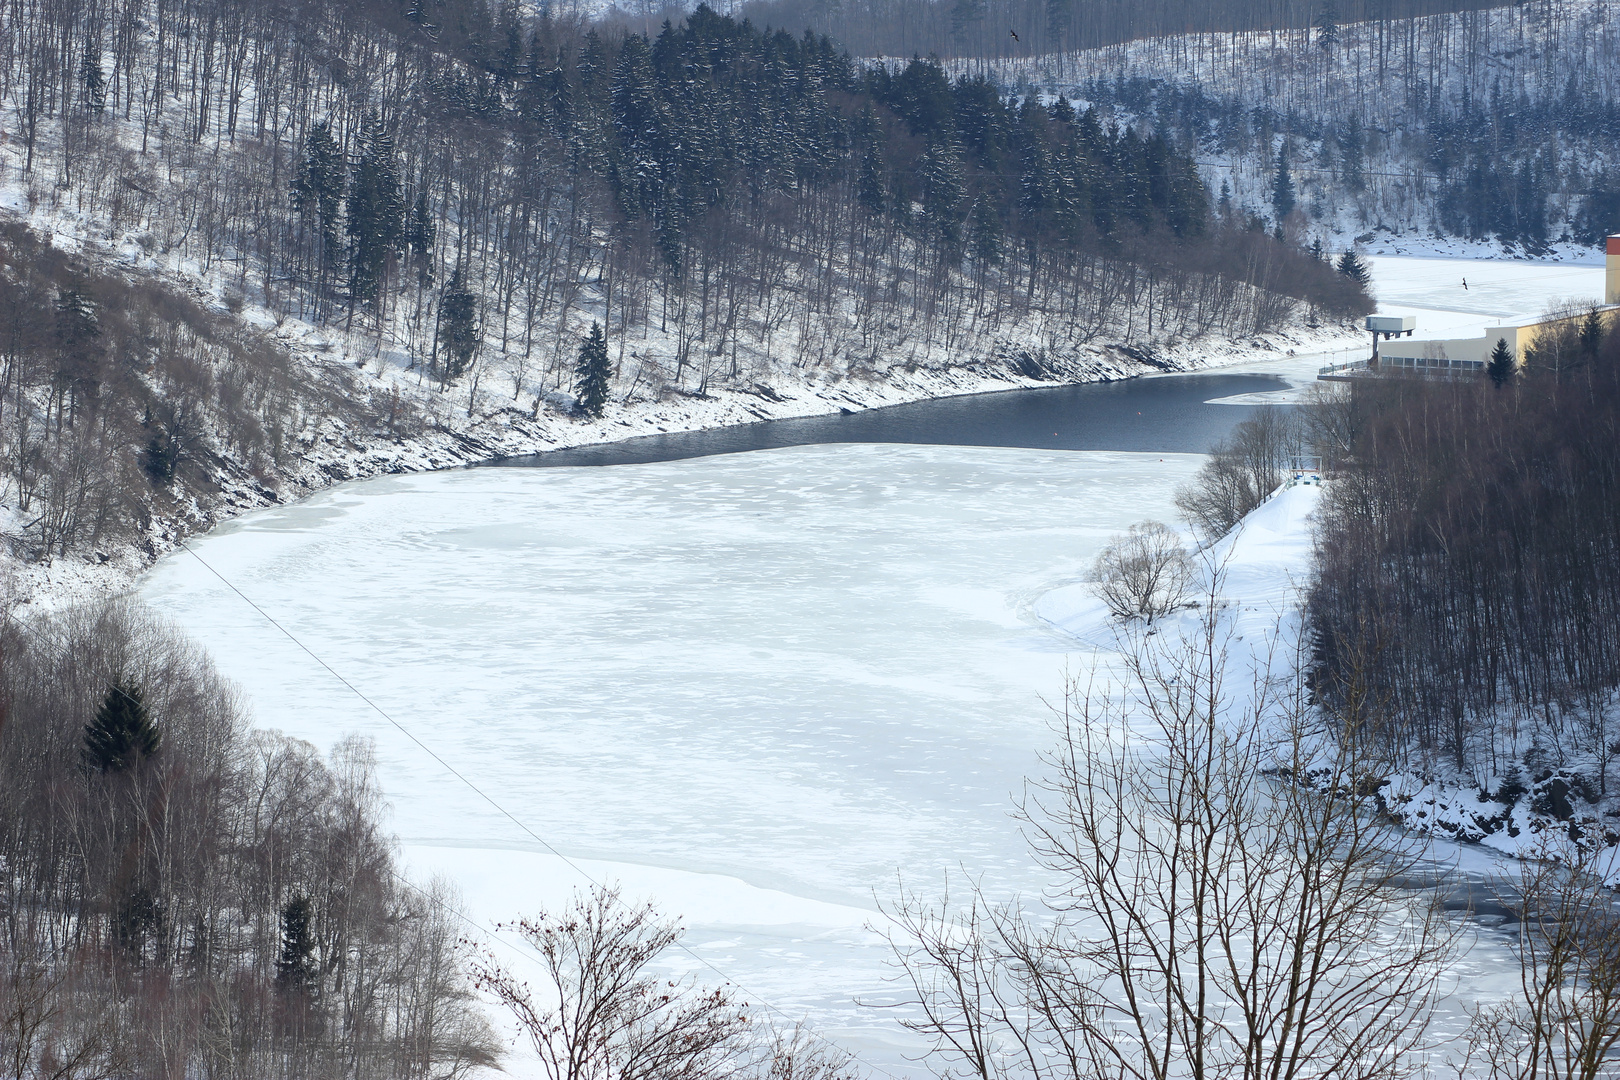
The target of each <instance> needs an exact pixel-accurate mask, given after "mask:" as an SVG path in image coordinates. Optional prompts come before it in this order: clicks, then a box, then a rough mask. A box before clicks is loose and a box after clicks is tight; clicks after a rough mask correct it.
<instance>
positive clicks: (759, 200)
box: [0, 0, 1367, 409]
mask: <svg viewBox="0 0 1620 1080" xmlns="http://www.w3.org/2000/svg"><path fill="white" fill-rule="evenodd" d="M7 10H8V12H9V13H10V16H11V25H15V26H19V27H26V28H27V32H26V33H20V34H18V35H14V36H9V37H4V38H0V99H3V100H4V101H6V102H7V103H8V105H11V106H15V108H16V109H17V110H18V115H19V116H21V117H22V118H23V119H24V121H25V123H24V124H23V125H22V127H21V129H20V138H19V146H18V154H17V159H18V160H19V161H20V163H21V166H22V168H23V170H24V177H25V179H26V182H27V185H28V187H29V190H30V193H31V197H32V198H34V199H35V201H36V205H37V206H40V207H42V208H48V207H53V206H55V207H63V208H71V209H73V210H75V211H76V212H81V213H83V214H86V215H88V216H89V218H90V219H92V220H94V221H96V222H98V223H105V225H106V234H107V235H109V236H112V237H114V238H115V240H116V242H118V243H120V244H123V245H126V247H129V246H133V247H134V248H135V249H138V250H135V251H134V253H133V255H132V257H133V259H134V261H135V262H136V263H137V264H140V265H146V266H151V267H155V268H161V269H179V268H181V266H182V265H183V266H184V268H185V269H186V270H187V272H194V273H195V272H200V273H202V274H204V275H210V276H212V277H213V278H214V279H215V280H223V282H224V285H225V287H226V288H227V289H228V290H230V291H233V292H234V293H235V294H236V295H237V296H239V297H241V298H242V299H243V301H244V302H246V303H248V304H252V305H254V306H262V307H264V308H266V309H268V311H269V313H270V314H271V316H273V317H297V318H304V319H310V320H313V321H315V322H317V323H323V324H325V325H327V326H330V327H339V326H341V327H342V328H343V330H344V331H345V332H346V333H348V334H350V335H358V334H366V335H371V342H372V344H371V345H370V346H369V350H370V351H372V352H374V353H380V354H386V355H387V356H393V357H398V358H402V359H403V360H404V361H405V362H406V363H408V364H410V365H412V366H415V367H417V368H418V369H419V370H420V371H421V372H422V374H423V377H424V379H425V378H427V377H428V376H429V375H430V374H431V375H432V376H433V377H434V378H436V379H437V380H438V381H439V382H440V383H441V384H443V383H445V382H448V381H450V380H452V379H457V378H462V379H465V380H466V381H467V382H468V384H469V385H471V386H474V387H478V386H482V387H483V388H484V390H485V392H486V394H488V393H492V392H495V391H494V389H493V388H494V387H496V386H499V387H500V388H501V392H507V391H509V392H510V397H509V398H508V399H507V400H509V401H514V402H517V401H521V402H522V403H523V405H524V406H525V407H527V408H531V409H538V408H539V407H540V405H541V401H542V397H543V395H544V393H545V392H547V391H550V390H553V389H558V388H565V387H568V386H570V384H571V382H572V376H573V370H572V369H573V367H574V352H575V351H576V348H577V345H578V342H579V340H580V337H581V336H582V335H583V332H584V331H585V330H586V329H587V328H588V327H589V325H590V323H591V321H593V320H595V321H598V322H600V323H601V325H602V327H603V330H604V332H605V335H606V337H607V338H608V340H609V342H610V348H611V349H612V353H613V363H614V384H615V393H616V394H620V395H624V394H631V395H633V394H637V393H642V394H645V393H657V392H661V391H663V390H664V389H665V388H667V387H672V388H676V389H680V390H683V391H686V392H690V391H694V390H695V391H702V390H703V389H704V388H705V387H707V386H709V385H714V384H715V383H717V382H720V381H730V382H732V383H734V384H738V385H742V386H748V385H750V383H751V381H753V380H757V379H761V378H770V377H772V373H773V372H780V371H782V370H783V369H787V368H789V367H804V368H810V369H816V370H821V371H824V372H835V373H839V374H843V373H854V372H861V371H875V372H878V373H879V374H881V372H882V371H884V370H887V369H888V368H889V367H891V366H894V365H914V364H919V363H944V362H950V361H953V360H960V359H962V358H964V357H972V358H977V359H984V358H986V357H989V356H1001V357H1005V358H1008V359H1009V362H1011V358H1013V357H1014V356H1015V354H1016V355H1017V356H1020V357H1022V358H1023V359H1021V360H1019V363H1021V364H1024V366H1025V367H1028V364H1029V363H1030V362H1031V361H1030V360H1029V358H1030V357H1033V358H1034V360H1033V361H1032V362H1033V363H1034V365H1035V366H1034V370H1041V369H1043V368H1052V369H1061V368H1062V365H1061V363H1060V361H1062V360H1063V358H1065V357H1069V358H1073V357H1074V356H1076V355H1077V350H1078V348H1079V347H1080V346H1081V345H1084V344H1085V343H1087V342H1092V341H1099V340H1100V341H1103V342H1108V341H1118V342H1122V343H1127V344H1152V343H1158V342H1166V341H1170V340H1186V339H1190V338H1196V337H1198V336H1200V335H1205V334H1225V335H1234V336H1235V335H1246V334H1250V333H1254V332H1257V331H1262V330H1266V329H1269V328H1272V327H1275V326H1277V325H1279V324H1280V323H1281V322H1283V321H1285V320H1287V319H1289V318H1291V317H1293V316H1294V314H1295V313H1296V312H1297V311H1298V310H1299V309H1300V308H1301V303H1300V301H1301V300H1302V299H1303V300H1304V301H1305V302H1306V303H1309V304H1314V305H1315V306H1316V307H1317V308H1318V309H1319V310H1320V311H1322V312H1324V313H1326V314H1328V315H1332V316H1338V315H1343V314H1347V313H1353V312H1355V311H1359V310H1361V309H1362V308H1364V307H1365V305H1366V302H1367V301H1366V299H1365V297H1364V296H1363V295H1361V294H1359V293H1358V292H1356V291H1355V290H1349V291H1346V290H1345V289H1343V288H1342V282H1341V281H1340V280H1339V279H1338V278H1336V277H1335V276H1334V275H1331V274H1322V273H1318V272H1317V271H1316V270H1315V269H1313V267H1312V266H1311V265H1308V264H1307V262H1306V260H1303V259H1302V258H1300V257H1298V253H1295V252H1291V251H1288V250H1285V249H1282V248H1279V247H1276V246H1275V245H1272V244H1270V243H1269V242H1260V241H1264V240H1265V238H1263V237H1262V238H1259V241H1257V240H1256V239H1255V238H1252V237H1235V238H1234V237H1228V236H1227V235H1226V230H1224V229H1223V228H1222V227H1221V226H1220V224H1219V223H1217V222H1212V221H1211V220H1210V217H1209V213H1208V194H1207V193H1206V192H1204V191H1203V189H1202V188H1201V187H1200V185H1198V184H1197V182H1196V177H1195V175H1194V171H1193V168H1192V165H1191V162H1190V157H1189V152H1188V148H1187V147H1185V146H1182V145H1179V144H1178V143H1177V141H1176V140H1175V139H1173V138H1168V137H1165V136H1164V135H1163V134H1161V133H1160V132H1158V131H1157V130H1154V129H1152V128H1148V129H1143V130H1137V131H1133V130H1129V129H1117V128H1114V127H1112V126H1110V125H1108V124H1105V123H1103V122H1102V121H1101V120H1100V119H1099V118H1098V117H1097V116H1096V115H1095V114H1092V115H1090V116H1088V115H1087V114H1086V113H1084V112H1079V113H1077V112H1076V111H1075V110H1073V109H1072V108H1071V107H1069V106H1068V105H1067V104H1066V103H1055V104H1054V105H1052V106H1042V105H1040V104H1039V103H1037V102H1036V101H1034V100H1032V99H1030V98H1028V97H1023V98H1019V99H1009V98H1007V97H1005V96H1003V95H1002V94H1001V93H1000V92H999V91H998V90H997V89H996V87H995V86H993V85H992V84H990V83H988V82H985V81H984V80H982V79H974V78H968V79H955V80H953V79H951V78H948V77H947V76H946V74H945V73H944V72H943V71H942V70H941V69H940V67H939V66H938V65H937V64H934V63H932V62H930V61H922V60H918V61H915V62H913V63H911V64H907V65H899V66H885V65H877V66H872V67H867V66H862V65H858V64H856V63H854V62H853V61H851V60H850V59H849V58H848V57H847V56H845V55H844V54H843V53H842V52H840V51H838V50H837V48H836V47H835V46H834V45H833V44H832V43H831V42H830V41H828V40H826V39H825V38H820V37H814V36H802V37H795V36H792V35H789V34H785V33H780V32H773V33H767V32H765V31H762V30H760V29H759V28H757V27H756V26H754V25H751V24H748V23H746V22H738V21H735V20H733V19H730V18H727V17H723V16H720V15H717V14H715V13H714V12H712V11H709V10H707V9H704V10H701V11H699V12H697V13H694V15H693V16H692V17H691V19H690V20H688V21H687V22H686V23H684V24H682V25H680V26H670V27H668V28H666V29H665V30H663V31H661V32H660V33H659V34H657V35H656V36H652V37H646V36H642V35H639V34H628V35H626V34H622V33H616V32H612V31H600V32H595V33H593V32H591V30H590V29H589V28H588V27H586V26H584V25H583V24H581V23H579V22H578V21H573V20H567V19H554V18H551V17H549V15H545V14H543V15H542V16H541V17H540V18H538V19H531V18H528V17H526V16H525V15H523V14H522V13H521V12H520V11H519V9H518V8H517V6H516V5H515V4H505V5H500V6H490V5H489V4H487V3H485V2H484V0H445V2H443V3H427V2H416V0H399V2H396V0H363V2H361V3H355V4H345V5H335V4H328V5H322V6H318V7H317V8H314V9H311V10H310V11H309V12H308V13H307V17H305V18H302V19H301V20H299V22H298V25H297V31H296V32H294V31H293V29H292V24H291V23H289V22H288V21H287V20H285V19H283V18H281V15H280V9H279V8H278V7H276V6H275V5H271V4H266V3H263V2H262V0H186V2H183V3H173V4H170V3H156V2H155V0H113V2H110V3H108V4H104V5H98V6H94V7H80V6H74V5H60V4H58V3H57V0H8V7H7ZM526 394H527V395H529V396H528V397H525V395H526ZM469 407H471V406H469Z"/></svg>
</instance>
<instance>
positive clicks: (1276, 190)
mask: <svg viewBox="0 0 1620 1080" xmlns="http://www.w3.org/2000/svg"><path fill="white" fill-rule="evenodd" d="M1294 202H1295V196H1294V178H1293V176H1291V175H1290V174H1289V172H1288V148H1287V146H1284V147H1283V152H1282V154H1280V155H1279V156H1278V158H1277V175H1276V176H1275V177H1273V178H1272V181H1271V206H1272V209H1274V210H1276V211H1277V224H1279V225H1281V224H1282V221H1283V218H1285V217H1287V216H1288V215H1289V214H1291V213H1293V212H1294Z"/></svg>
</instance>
